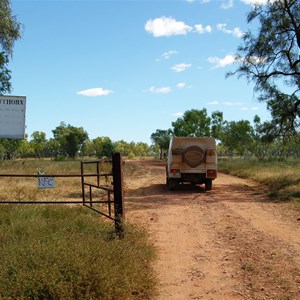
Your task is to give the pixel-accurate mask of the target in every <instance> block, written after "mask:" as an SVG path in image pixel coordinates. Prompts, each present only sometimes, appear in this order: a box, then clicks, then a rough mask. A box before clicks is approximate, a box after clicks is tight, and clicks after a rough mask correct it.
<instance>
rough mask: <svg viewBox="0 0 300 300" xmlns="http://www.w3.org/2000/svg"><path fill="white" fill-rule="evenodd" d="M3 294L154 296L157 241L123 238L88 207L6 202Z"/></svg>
mask: <svg viewBox="0 0 300 300" xmlns="http://www.w3.org/2000/svg"><path fill="white" fill-rule="evenodd" d="M0 255H1V261H0V298H1V299H133V298H134V299H150V298H151V297H152V296H153V293H154V286H155V283H156V282H155V276H154V273H153V270H152V268H151V262H152V260H153V259H154V257H155V252H154V249H153V246H151V245H150V243H149V242H148V238H147V235H146V233H145V231H143V230H141V229H139V228H136V227H133V226H128V227H126V234H125V237H124V239H121V240H120V239H117V238H113V232H112V228H111V227H110V226H108V225H105V224H104V223H101V222H100V221H99V217H98V216H97V215H95V214H94V213H93V212H90V211H89V210H87V209H86V208H67V207H41V206H31V207H24V206H23V207H17V206H14V207H11V206H10V207H8V206H5V207H1V210H0Z"/></svg>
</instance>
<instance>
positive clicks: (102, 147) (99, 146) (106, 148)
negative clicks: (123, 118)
mask: <svg viewBox="0 0 300 300" xmlns="http://www.w3.org/2000/svg"><path fill="white" fill-rule="evenodd" d="M92 142H93V148H94V150H95V153H96V155H97V157H103V156H106V157H111V156H112V154H113V153H114V150H115V148H114V145H113V142H112V141H111V139H110V138H109V137H97V138H95V139H93V141H92Z"/></svg>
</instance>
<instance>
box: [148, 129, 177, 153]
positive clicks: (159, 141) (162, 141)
mask: <svg viewBox="0 0 300 300" xmlns="http://www.w3.org/2000/svg"><path fill="white" fill-rule="evenodd" d="M172 135H173V133H172V130H171V129H167V130H163V129H156V131H155V132H153V133H152V134H151V137H150V139H151V141H152V143H153V144H154V145H156V146H157V147H158V148H159V157H160V159H162V156H163V151H165V150H167V149H168V147H169V143H170V139H171V137H172Z"/></svg>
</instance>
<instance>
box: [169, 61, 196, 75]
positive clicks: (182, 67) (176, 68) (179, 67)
mask: <svg viewBox="0 0 300 300" xmlns="http://www.w3.org/2000/svg"><path fill="white" fill-rule="evenodd" d="M191 66H192V65H191V64H185V63H182V64H177V65H174V66H173V67H172V68H171V70H173V71H175V72H177V73H179V72H183V71H185V70H186V69H187V68H190V67H191Z"/></svg>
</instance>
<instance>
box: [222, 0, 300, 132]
mask: <svg viewBox="0 0 300 300" xmlns="http://www.w3.org/2000/svg"><path fill="white" fill-rule="evenodd" d="M299 12H300V1H299V0H275V1H273V0H272V1H271V0H269V1H268V2H267V5H256V6H255V7H254V8H253V10H252V11H251V12H250V13H249V14H248V19H247V21H248V22H249V23H250V22H252V21H254V20H258V21H259V23H260V27H259V28H258V30H257V31H255V32H254V33H252V32H251V31H249V32H247V33H246V34H245V35H244V37H243V40H244V44H243V45H241V46H240V47H239V48H238V54H237V55H236V58H235V61H236V62H237V63H238V64H239V67H238V68H237V70H236V71H235V72H233V73H228V74H227V76H232V75H234V74H238V75H239V77H246V78H247V79H248V81H253V82H254V83H255V91H257V92H260V93H261V94H260V96H259V100H260V101H264V102H266V103H267V107H268V109H269V110H270V111H271V114H272V117H273V119H272V121H271V122H270V123H269V124H266V125H269V126H265V130H266V134H269V131H272V134H273V135H276V136H280V135H281V136H285V137H289V136H293V135H294V134H296V133H297V131H299V127H300V98H299V93H300V56H299V51H300V13H299Z"/></svg>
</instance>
